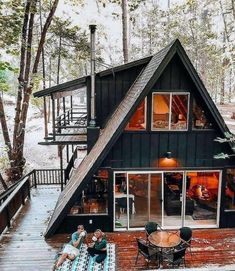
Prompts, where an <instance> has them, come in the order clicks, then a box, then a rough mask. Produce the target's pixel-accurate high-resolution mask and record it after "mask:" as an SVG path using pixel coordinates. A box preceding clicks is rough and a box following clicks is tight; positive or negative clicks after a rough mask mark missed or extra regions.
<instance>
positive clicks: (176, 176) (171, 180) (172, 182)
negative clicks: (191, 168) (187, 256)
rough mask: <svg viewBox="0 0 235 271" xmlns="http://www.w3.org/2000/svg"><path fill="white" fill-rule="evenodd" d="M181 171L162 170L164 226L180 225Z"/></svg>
mask: <svg viewBox="0 0 235 271" xmlns="http://www.w3.org/2000/svg"><path fill="white" fill-rule="evenodd" d="M182 187H183V172H164V184H163V199H164V200H163V206H164V208H163V209H164V210H163V213H164V215H163V219H164V220H163V221H164V226H166V227H167V226H169V227H175V226H181V225H182Z"/></svg>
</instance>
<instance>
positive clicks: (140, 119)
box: [125, 99, 146, 131]
mask: <svg viewBox="0 0 235 271" xmlns="http://www.w3.org/2000/svg"><path fill="white" fill-rule="evenodd" d="M145 129H146V99H145V100H144V101H142V102H141V104H140V105H139V106H138V108H137V110H136V111H135V113H134V115H133V116H132V117H131V119H130V121H129V122H128V124H127V126H126V128H125V130H126V131H139V130H145Z"/></svg>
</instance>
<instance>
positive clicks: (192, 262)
mask: <svg viewBox="0 0 235 271" xmlns="http://www.w3.org/2000/svg"><path fill="white" fill-rule="evenodd" d="M59 193H60V190H59V188H56V187H53V188H52V187H50V186H47V187H46V186H39V188H38V189H36V190H35V189H33V190H32V197H31V200H30V201H28V202H27V203H26V205H25V206H24V207H23V208H22V209H21V211H20V214H19V216H18V218H17V219H16V220H15V223H14V226H13V228H12V229H10V230H9V231H7V232H6V233H5V234H4V235H3V237H2V239H1V242H0V270H1V271H13V270H14V271H15V270H17V271H41V270H42V271H50V270H52V266H53V263H54V258H55V255H56V252H57V250H58V249H59V248H60V247H61V245H62V244H63V243H64V242H67V241H68V240H69V238H70V237H69V235H68V234H60V235H55V236H53V237H52V238H50V239H48V240H45V239H44V237H43V232H44V231H45V229H46V225H47V221H48V217H49V215H50V213H51V212H52V210H53V208H54V206H55V203H56V200H57V197H58V195H59ZM107 237H108V241H109V242H113V243H115V244H116V248H117V270H120V271H125V270H128V271H130V270H146V268H147V265H146V262H145V261H144V260H143V258H142V257H141V256H140V257H139V261H138V264H137V266H135V257H136V253H137V246H136V240H135V238H136V237H143V238H144V237H145V234H144V232H140V231H135V232H117V233H107ZM234 255H235V229H213V230H212V229H207V230H194V231H193V241H192V256H191V254H190V253H189V252H188V253H187V255H186V266H187V267H188V268H196V267H203V268H207V269H208V270H215V268H216V267H221V270H225V269H226V270H235V257H234ZM154 268H155V264H154V263H152V264H150V268H149V269H154Z"/></svg>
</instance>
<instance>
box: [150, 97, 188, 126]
mask: <svg viewBox="0 0 235 271" xmlns="http://www.w3.org/2000/svg"><path fill="white" fill-rule="evenodd" d="M188 102H189V94H188V93H182V94H181V93H153V96H152V130H187V129H188Z"/></svg>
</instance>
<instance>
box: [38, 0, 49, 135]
mask: <svg viewBox="0 0 235 271" xmlns="http://www.w3.org/2000/svg"><path fill="white" fill-rule="evenodd" d="M39 4H40V5H39V8H40V28H41V34H42V2H41V0H39ZM42 78H43V89H46V72H45V58H44V47H42ZM43 114H44V137H45V138H47V137H48V123H47V98H46V97H45V96H44V97H43Z"/></svg>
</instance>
